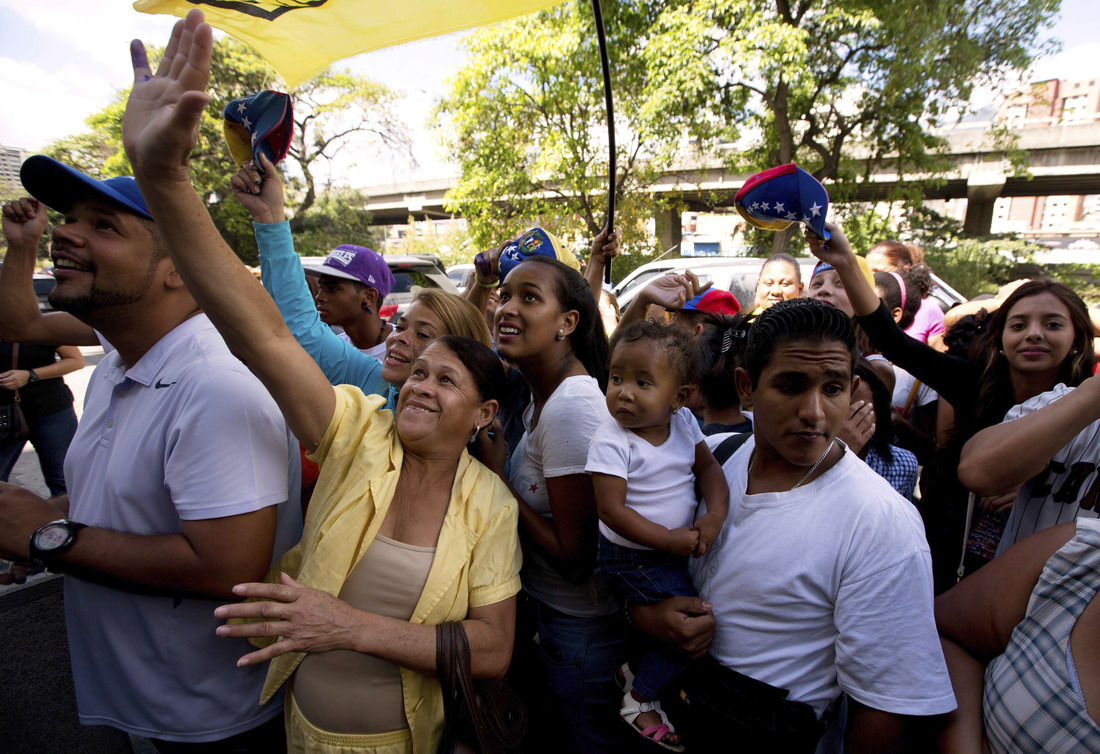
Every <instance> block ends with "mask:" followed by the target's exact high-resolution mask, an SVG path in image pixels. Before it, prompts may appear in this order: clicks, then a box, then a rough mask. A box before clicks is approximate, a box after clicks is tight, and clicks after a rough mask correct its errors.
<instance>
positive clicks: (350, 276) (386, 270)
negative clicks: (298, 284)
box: [309, 243, 393, 298]
mask: <svg viewBox="0 0 1100 754" xmlns="http://www.w3.org/2000/svg"><path fill="white" fill-rule="evenodd" d="M309 273H310V274H312V275H331V276H332V277H337V278H344V279H345V280H354V281H356V282H357V283H362V284H363V285H365V286H367V287H368V288H373V289H374V290H376V291H378V297H379V298H385V297H386V296H388V295H389V293H390V291H391V290H393V273H392V272H390V266H389V265H388V264H386V260H385V259H383V258H382V256H381V255H380V254H378V253H377V252H374V251H371V250H370V249H368V248H367V247H365V246H356V245H355V244H351V243H345V244H340V245H339V246H337V247H336V248H335V249H333V250H332V251H330V252H329V253H328V256H327V257H325V261H324V262H322V263H321V266H320V267H315V268H313V269H311V270H309Z"/></svg>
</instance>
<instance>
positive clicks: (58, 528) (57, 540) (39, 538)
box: [34, 524, 70, 552]
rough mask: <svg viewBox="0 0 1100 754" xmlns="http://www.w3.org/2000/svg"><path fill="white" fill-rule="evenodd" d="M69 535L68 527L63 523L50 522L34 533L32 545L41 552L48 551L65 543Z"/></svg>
mask: <svg viewBox="0 0 1100 754" xmlns="http://www.w3.org/2000/svg"><path fill="white" fill-rule="evenodd" d="M69 536H70V535H69V527H67V526H65V524H50V525H49V526H47V527H45V528H43V529H42V530H40V531H39V532H38V534H36V535H35V538H34V545H35V547H37V548H38V549H39V550H42V551H43V552H49V551H50V550H55V549H57V548H58V547H61V546H62V545H63V544H65V542H67V541H68V539H69Z"/></svg>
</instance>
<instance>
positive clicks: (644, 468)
mask: <svg viewBox="0 0 1100 754" xmlns="http://www.w3.org/2000/svg"><path fill="white" fill-rule="evenodd" d="M668 429H669V432H668V438H667V439H666V440H665V441H664V442H663V443H661V444H660V445H653V444H651V443H650V442H649V441H648V440H645V439H643V438H641V437H639V436H638V435H636V434H634V433H633V432H631V431H630V430H629V429H624V428H623V427H622V425H620V424H619V423H618V422H617V421H615V419H614V418H611V419H608V420H607V421H606V422H604V424H603V426H601V427H600V429H599V431H598V432H596V436H595V437H593V438H592V444H591V445H590V446H589V448H588V463H587V465H586V466H585V470H586V471H588V472H590V473H600V474H608V475H610V476H616V477H619V478H621V479H625V480H626V504H627V507H629V508H631V509H633V510H635V511H637V512H638V513H640V514H641V515H642V516H644V517H645V518H646V519H647V520H649V521H652V522H653V523H655V524H660V525H661V526H663V527H665V528H666V529H678V528H680V527H681V526H691V524H692V523H693V521H694V520H695V507H696V502H697V501H696V499H695V473H694V472H693V471H692V467H693V466H694V465H695V446H696V445H698V444H699V443H701V442H703V441H704V438H703V433H702V432H701V431H700V430H699V422H697V421H696V419H695V416H694V415H693V414H692V413H691V411H690V410H688V409H686V408H681V409H680V410H678V411H676V412H674V413H673V414H672V418H671V420H670V421H669V428H668ZM600 533H601V534H603V535H604V536H605V537H607V538H608V539H609V540H611V541H612V542H614V543H615V544H618V545H622V546H623V547H633V548H634V549H637V550H650V549H653V548H650V547H646V546H645V545H640V544H638V543H637V542H633V541H631V540H629V539H627V538H626V537H624V536H622V535H620V534H619V533H618V532H616V531H615V530H614V529H612V528H611V527H610V526H608V525H607V524H605V523H604V522H603V521H600Z"/></svg>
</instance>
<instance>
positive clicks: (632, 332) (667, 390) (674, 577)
mask: <svg viewBox="0 0 1100 754" xmlns="http://www.w3.org/2000/svg"><path fill="white" fill-rule="evenodd" d="M693 350H694V349H693V343H692V340H691V337H690V335H688V334H687V333H686V332H684V331H683V330H680V329H678V328H675V327H666V326H662V325H659V324H657V323H655V322H652V321H649V320H645V321H642V322H635V323H633V324H631V325H629V326H627V327H626V328H625V329H624V330H620V331H617V332H616V333H615V335H614V336H613V337H612V339H611V374H610V378H609V380H608V385H607V408H608V410H609V411H610V412H611V416H612V418H613V421H609V422H607V423H606V424H604V425H603V426H602V427H601V428H600V430H599V431H598V432H597V433H596V435H595V436H594V437H593V439H592V444H591V445H590V446H589V450H588V463H587V465H586V466H585V470H586V471H588V472H590V473H591V474H592V482H593V485H594V487H595V493H596V504H597V507H598V509H599V515H600V542H599V568H600V570H601V571H603V572H604V573H606V574H608V575H609V576H610V577H611V578H612V580H613V583H614V584H615V586H616V588H617V589H618V590H619V591H620V593H621V595H622V596H623V597H624V598H625V599H626V600H627V601H628V602H630V603H633V604H640V605H652V604H655V603H657V602H661V601H662V600H664V599H667V598H668V597H674V596H694V595H695V589H694V587H693V586H692V584H691V580H690V578H689V577H688V571H687V556H688V555H695V556H696V557H698V556H700V555H702V554H703V553H704V552H706V551H707V548H709V547H710V545H711V544H712V543H713V542H714V540H715V538H716V537H717V536H718V533H719V531H721V529H722V524H723V522H724V521H725V518H726V512H727V509H728V506H729V487H728V486H727V484H726V478H725V475H724V474H723V472H722V467H721V466H719V465H718V462H717V461H715V459H714V456H713V455H711V452H710V450H709V449H708V448H707V444H706V442H705V441H704V440H703V434H702V432H701V431H700V430H699V424H698V422H697V421H696V420H695V417H694V416H693V415H692V414H691V412H690V411H689V410H688V409H686V408H682V406H683V402H684V400H685V398H686V396H687V394H688V392H689V389H690V386H691V382H692V379H693V374H692V373H693V371H694V369H693ZM697 483H698V488H699V490H700V491H701V492H702V495H703V499H704V500H705V502H706V513H704V514H703V515H702V516H701V517H700V518H699V519H698V520H697V521H695V520H694V519H695V509H696V496H695V487H696V484H697ZM693 522H694V523H693ZM644 638H645V637H643V639H644ZM644 645H645V648H644V650H643V652H642V654H641V656H640V657H639V658H638V662H637V674H636V675H635V677H634V679H633V687H632V688H627V690H626V693H625V695H624V696H623V705H622V709H621V710H620V714H621V715H622V717H623V719H624V720H626V721H627V722H629V723H630V724H631V725H632V726H633V727H635V728H636V729H637V730H638V731H639V732H640V734H641V735H642V736H643V737H645V738H647V739H650V740H651V741H654V742H655V743H657V744H659V745H661V746H662V747H664V748H666V749H670V750H673V751H682V750H683V749H682V747H681V746H680V745H679V737H678V736H677V735H676V733H675V732H673V731H672V729H671V728H670V727H669V724H668V720H667V718H666V717H665V714H664V712H663V711H662V710H661V707H660V704H659V703H658V701H657V700H658V699H659V698H660V694H661V693H662V691H663V690H664V688H665V687H666V686H667V685H668V684H669V683H671V682H672V681H674V680H675V679H676V677H677V676H678V675H679V674H680V672H681V671H682V670H683V667H684V665H685V663H686V660H685V659H684V657H683V655H681V654H677V653H676V652H675V650H673V649H671V648H669V647H666V646H665V645H664V644H662V643H661V642H658V641H656V640H653V639H650V640H648V641H645V642H644Z"/></svg>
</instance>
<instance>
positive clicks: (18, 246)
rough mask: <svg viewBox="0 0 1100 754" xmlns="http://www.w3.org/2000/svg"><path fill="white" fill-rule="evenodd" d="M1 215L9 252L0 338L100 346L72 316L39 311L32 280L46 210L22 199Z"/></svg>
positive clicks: (0, 288)
mask: <svg viewBox="0 0 1100 754" xmlns="http://www.w3.org/2000/svg"><path fill="white" fill-rule="evenodd" d="M3 214H4V239H5V240H6V241H7V242H8V252H7V255H6V256H5V257H4V265H3V267H0V337H2V338H3V339H4V340H8V341H11V342H13V343H61V344H63V345H73V346H97V345H99V340H98V339H97V338H96V335H95V331H94V330H92V328H90V327H88V326H87V325H86V324H84V323H83V322H81V321H80V320H78V319H77V318H76V317H74V316H73V315H71V314H69V313H67V312H48V313H43V312H41V311H40V310H39V309H38V299H37V298H36V297H35V295H34V286H33V284H32V282H31V281H32V279H33V277H34V263H35V259H36V257H37V256H38V241H39V239H40V238H41V237H42V233H43V231H45V229H46V207H45V206H43V205H42V204H41V203H39V202H38V200H36V199H31V198H30V197H24V198H22V199H16V200H14V201H11V202H8V203H7V204H5V205H4V213H3ZM54 376H56V375H54Z"/></svg>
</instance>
